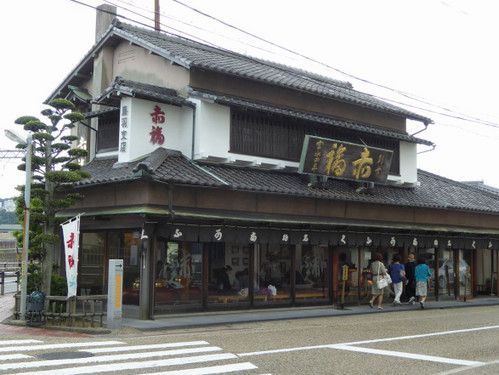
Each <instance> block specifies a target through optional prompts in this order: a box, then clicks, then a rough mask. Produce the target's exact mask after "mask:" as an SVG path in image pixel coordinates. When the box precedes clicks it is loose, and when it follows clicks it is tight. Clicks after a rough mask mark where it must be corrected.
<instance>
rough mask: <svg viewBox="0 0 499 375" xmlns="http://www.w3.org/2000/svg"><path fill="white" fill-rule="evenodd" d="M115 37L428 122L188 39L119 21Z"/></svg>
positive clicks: (181, 59)
mask: <svg viewBox="0 0 499 375" xmlns="http://www.w3.org/2000/svg"><path fill="white" fill-rule="evenodd" d="M113 33H114V34H115V35H119V36H121V37H124V38H128V39H132V40H134V41H135V42H136V43H138V44H140V43H141V42H142V44H143V45H147V46H150V47H151V48H154V49H156V51H155V52H157V53H160V54H162V55H163V56H165V57H167V58H171V59H173V61H175V62H177V63H179V64H181V65H184V66H186V67H187V68H192V67H196V68H201V69H206V70H210V71H216V72H220V73H226V74H230V75H235V76H240V77H245V78H249V79H253V80H258V81H262V82H266V83H270V84H273V85H278V86H282V87H287V88H291V89H295V90H299V91H306V92H309V93H312V94H317V95H321V96H325V97H329V98H333V99H336V100H340V101H343V102H347V103H351V104H355V105H359V106H362V107H366V108H370V109H375V110H378V111H382V112H385V113H392V114H395V115H398V116H403V117H406V118H410V119H413V120H417V121H422V122H424V123H431V122H432V121H431V119H429V118H427V117H424V116H421V115H418V114H416V113H413V112H410V111H408V110H406V109H403V108H401V107H397V106H395V105H393V104H390V103H387V102H385V101H382V100H380V99H378V98H376V97H374V96H372V95H369V94H366V93H362V92H359V91H356V90H354V89H353V88H352V85H351V84H350V83H349V82H344V81H339V80H333V79H331V78H328V77H323V76H321V75H318V74H315V73H310V72H307V71H304V70H300V69H296V68H293V67H290V66H286V65H282V64H278V63H275V62H270V61H266V60H262V59H258V58H255V57H250V56H246V55H242V54H239V53H236V52H233V51H228V50H225V49H221V48H215V47H211V46H208V45H205V44H202V43H199V42H195V41H192V40H189V39H185V38H180V37H176V36H171V35H167V34H164V33H160V32H157V31H152V30H146V29H143V28H139V27H136V26H132V25H128V24H125V23H121V22H116V23H115V29H114V30H113Z"/></svg>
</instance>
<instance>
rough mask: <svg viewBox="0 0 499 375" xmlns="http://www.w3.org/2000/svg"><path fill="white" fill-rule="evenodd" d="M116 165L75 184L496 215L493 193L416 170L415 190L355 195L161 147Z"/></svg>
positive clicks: (103, 164) (94, 167)
mask: <svg viewBox="0 0 499 375" xmlns="http://www.w3.org/2000/svg"><path fill="white" fill-rule="evenodd" d="M115 163H116V158H114V159H94V160H93V161H92V162H91V163H89V164H88V165H87V166H86V167H85V169H86V170H87V171H88V172H90V173H91V175H92V176H91V177H90V178H89V179H86V180H83V181H81V182H79V183H77V185H78V186H86V185H93V184H104V183H112V182H120V181H125V180H134V179H138V178H140V177H141V176H143V175H144V174H145V175H146V176H147V177H148V178H150V179H152V180H157V181H162V182H169V183H174V184H182V185H192V186H211V187H217V188H221V189H231V190H239V191H248V192H258V193H273V194H283V195H291V196H299V197H310V198H318V199H330V200H337V201H350V202H365V203H373V204H386V205H396V206H406V207H425V208H438V209H452V210H464V211H475V212H488V213H495V214H499V199H498V195H497V194H493V193H490V192H485V191H482V190H480V189H477V188H476V187H473V186H469V185H466V184H464V183H460V182H457V181H453V180H450V179H447V178H444V177H441V176H437V175H435V174H433V173H430V172H426V171H422V170H419V171H418V181H419V182H420V186H414V187H400V186H391V185H375V186H374V188H372V189H369V190H367V191H364V192H357V191H356V190H357V189H356V187H357V186H356V184H354V183H352V182H349V181H342V180H333V179H329V180H328V181H327V182H326V183H325V184H324V185H320V184H319V185H317V186H311V185H310V183H309V182H310V181H309V178H308V177H307V176H306V175H303V174H299V173H296V172H285V171H279V170H263V169H257V168H250V167H234V166H229V165H224V164H207V163H199V162H192V161H190V160H188V159H187V158H186V157H184V156H183V155H182V154H181V153H180V152H178V151H171V150H166V149H163V148H159V149H157V150H156V151H154V152H153V153H151V154H149V155H148V156H147V157H145V158H144V159H142V160H141V161H136V162H130V163H126V164H122V165H115Z"/></svg>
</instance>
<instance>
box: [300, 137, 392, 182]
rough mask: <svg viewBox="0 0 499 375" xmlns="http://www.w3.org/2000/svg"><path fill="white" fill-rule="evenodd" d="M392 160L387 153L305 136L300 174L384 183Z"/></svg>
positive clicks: (371, 148) (390, 153)
mask: <svg viewBox="0 0 499 375" xmlns="http://www.w3.org/2000/svg"><path fill="white" fill-rule="evenodd" d="M392 156H393V151H390V150H384V149H381V148H376V147H369V146H365V145H359V144H355V143H349V142H343V141H338V140H335V139H328V138H321V137H315V136H312V135H306V136H305V140H304V142H303V149H302V154H301V159H300V166H299V171H300V172H301V173H308V174H315V175H322V176H328V177H332V178H340V179H344V180H355V181H371V182H378V183H383V182H385V181H386V179H387V177H388V171H389V170H390V164H391V162H392Z"/></svg>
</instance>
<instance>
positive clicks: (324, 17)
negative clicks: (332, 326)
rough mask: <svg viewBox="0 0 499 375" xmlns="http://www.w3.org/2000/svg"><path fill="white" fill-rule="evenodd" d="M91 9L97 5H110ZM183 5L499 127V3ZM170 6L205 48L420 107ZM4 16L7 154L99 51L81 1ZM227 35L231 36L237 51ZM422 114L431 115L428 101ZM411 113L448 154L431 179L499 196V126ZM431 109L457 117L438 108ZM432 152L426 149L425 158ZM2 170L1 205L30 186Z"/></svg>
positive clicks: (30, 5) (0, 27) (222, 0)
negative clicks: (23, 127) (20, 129)
mask: <svg viewBox="0 0 499 375" xmlns="http://www.w3.org/2000/svg"><path fill="white" fill-rule="evenodd" d="M82 1H84V2H86V3H89V4H92V5H97V4H99V3H101V2H99V1H93V0H82ZM183 1H185V2H186V3H189V4H191V5H193V6H195V7H197V8H199V9H203V10H204V11H206V12H207V13H210V14H212V15H213V16H216V17H218V18H222V19H224V20H225V21H227V22H228V23H231V24H233V25H237V26H239V27H240V28H242V29H245V30H248V31H250V32H251V33H253V34H257V35H259V36H262V37H264V38H265V39H268V40H270V41H273V42H274V43H277V44H280V45H283V46H286V47H288V48H289V49H292V50H295V51H298V52H300V53H301V54H303V55H307V56H310V57H312V58H314V59H316V60H320V61H323V62H324V63H326V64H327V65H329V66H332V67H335V68H337V69H340V70H342V71H345V72H348V73H350V74H352V75H355V76H358V77H362V78H364V79H366V80H369V81H372V82H376V83H379V84H382V85H385V86H389V87H392V88H394V89H398V90H401V91H404V92H408V93H413V94H416V95H418V96H420V97H422V98H424V100H426V101H429V102H431V103H435V104H438V105H441V106H443V107H445V108H452V109H454V110H455V111H457V112H460V113H465V114H468V115H473V116H475V117H479V118H481V119H484V120H489V121H493V122H495V123H496V124H499V106H498V105H497V94H496V92H495V90H496V88H497V87H499V75H498V74H497V67H498V66H499V56H498V54H497V52H496V51H495V46H496V44H497V40H496V37H497V35H499V23H497V22H496V20H495V19H494V18H495V15H497V10H498V9H499V4H497V2H495V1H492V0H482V1H473V2H471V1H464V0H463V1H450V0H447V1H435V0H419V1H404V0H379V1H372V0H348V1H337V0H335V1H317V0H309V1H307V2H303V1H272V2H270V1H264V0H253V1H251V2H249V1H245V2H243V1H229V0H217V1H208V2H207V1H201V0H196V1H194V0H183ZM116 3H117V4H119V5H122V6H125V7H128V8H130V9H134V10H135V11H137V12H142V13H143V14H145V15H148V16H151V13H147V12H146V11H144V10H141V9H138V8H134V7H144V8H148V9H151V8H152V5H153V3H154V1H153V0H120V1H118V0H116ZM126 3H128V4H126ZM496 4H497V5H496ZM161 7H162V11H163V12H164V13H166V14H167V15H169V16H171V17H174V18H177V19H182V20H183V21H184V22H187V23H192V24H194V25H198V26H200V27H201V28H204V29H206V30H199V29H197V30H196V29H190V30H189V32H192V33H197V35H201V36H202V38H203V39H205V40H209V41H213V42H215V43H223V44H224V45H225V46H229V47H231V48H238V49H239V50H240V51H242V52H245V53H248V54H252V55H261V56H263V57H265V58H269V59H273V60H280V61H283V62H287V63H289V64H298V65H300V66H301V67H303V68H305V69H307V70H313V71H320V72H322V73H327V74H328V75H331V76H333V77H335V78H339V79H343V80H348V81H350V82H352V83H353V85H354V87H355V88H356V89H358V90H361V91H366V92H369V93H372V94H375V95H378V96H380V97H382V98H393V99H395V100H397V101H403V102H409V100H408V99H407V98H406V97H403V96H401V95H398V94H395V93H394V92H391V91H387V90H381V89H379V88H377V87H376V86H373V85H369V84H365V83H362V82H359V81H357V80H355V79H353V78H352V77H346V76H344V75H342V74H340V73H338V72H337V71H333V70H328V69H326V68H324V67H323V66H319V65H317V64H312V63H310V62H309V61H304V60H303V59H293V60H292V59H290V58H289V54H285V53H284V52H283V51H280V52H279V54H280V56H277V55H270V54H268V53H264V52H262V51H261V50H257V49H255V48H253V47H250V46H247V45H244V44H241V43H237V44H236V43H235V42H234V39H242V40H244V41H245V42H246V43H249V44H251V45H259V46H262V47H263V48H265V49H273V50H276V49H275V48H273V47H271V46H268V45H267V46H264V45H263V44H262V43H261V42H258V41H255V40H251V39H249V38H248V37H243V36H242V34H237V33H236V32H235V31H234V30H230V29H227V28H226V27H224V26H222V25H218V24H216V23H215V22H214V21H210V20H206V19H205V18H203V17H201V16H200V15H196V14H195V13H193V12H192V11H189V10H187V9H185V8H182V7H181V6H179V5H178V4H175V3H174V2H172V1H170V0H161ZM119 13H121V14H123V13H124V12H123V11H119ZM125 14H127V15H129V16H130V17H136V15H133V14H129V13H125ZM0 17H1V22H0V31H1V35H2V41H3V43H2V46H3V48H4V53H3V63H2V67H3V72H4V74H3V78H2V84H3V87H2V90H1V95H2V103H3V105H2V111H1V112H0V119H1V122H0V123H1V129H2V137H0V148H1V149H5V148H13V146H14V145H13V143H12V142H10V141H8V140H6V139H5V137H4V136H3V129H5V128H12V127H15V126H14V125H13V121H14V119H15V118H17V117H19V116H21V115H25V114H34V115H37V114H38V113H39V111H40V110H41V109H42V104H41V103H42V102H43V100H44V99H45V98H46V97H47V96H48V94H49V93H51V92H52V90H53V89H54V88H55V87H56V86H57V85H58V84H59V83H60V82H61V81H62V80H63V79H64V78H65V76H66V75H67V74H68V73H69V72H70V71H71V69H73V68H74V66H75V65H76V64H77V63H78V62H79V60H80V59H81V58H82V57H83V56H84V54H85V53H86V52H87V51H88V50H89V49H90V48H91V46H92V44H93V42H94V35H93V33H94V23H95V11H94V10H92V9H90V8H86V7H83V6H81V5H78V4H75V3H74V2H71V1H69V0H50V1H36V0H26V1H23V2H5V4H3V5H2V12H1V16H0ZM140 20H141V21H142V22H147V23H149V24H152V22H148V21H146V20H145V19H140ZM162 22H163V23H165V24H167V25H171V26H173V27H176V28H179V29H180V28H183V29H184V30H187V28H186V26H185V25H183V24H179V23H178V22H176V21H175V20H172V19H170V18H163V19H162ZM209 31H213V32H215V34H211V33H210V32H209ZM220 35H224V36H230V38H231V40H228V39H226V38H221V37H220ZM284 55H287V56H288V57H284ZM411 103H412V104H413V105H415V106H418V107H423V106H424V104H422V103H420V102H411ZM408 109H411V110H412V111H415V112H417V113H420V114H422V115H425V116H428V117H431V118H432V119H434V121H435V124H433V125H431V126H430V127H429V128H428V130H426V131H425V132H422V133H420V134H419V135H418V136H420V137H422V138H425V139H428V140H431V141H433V142H434V143H436V144H437V148H436V149H435V150H434V151H432V152H427V153H423V154H420V157H419V163H418V166H419V167H420V168H422V169H425V170H427V171H430V172H434V173H437V174H440V175H442V176H445V177H449V178H452V179H455V180H484V181H485V183H488V184H490V185H493V186H496V187H499V170H498V168H497V167H496V165H495V161H496V159H497V156H496V150H497V149H498V147H497V146H498V145H499V125H497V127H493V126H484V125H479V124H477V123H472V122H467V121H461V120H458V119H455V118H451V117H443V116H440V115H437V114H434V113H429V112H424V111H422V110H419V109H416V108H410V107H408ZM431 109H432V110H434V111H438V112H445V111H444V110H443V109H441V108H438V107H431ZM421 128H422V126H421V125H416V126H412V125H411V126H410V130H412V131H417V130H420V129H421ZM425 149H426V148H425V147H421V149H420V151H423V150H425ZM0 162H1V164H0V178H1V179H2V184H1V186H0V197H7V196H11V195H14V194H16V192H15V190H14V187H15V185H16V184H19V183H22V182H23V179H24V177H23V174H22V173H20V172H17V171H16V168H15V166H16V164H17V163H15V162H6V161H5V160H1V161H0Z"/></svg>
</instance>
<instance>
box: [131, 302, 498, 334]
mask: <svg viewBox="0 0 499 375" xmlns="http://www.w3.org/2000/svg"><path fill="white" fill-rule="evenodd" d="M461 303H462V304H453V305H448V306H438V305H437V306H431V305H426V306H425V308H424V310H445V309H459V308H467V307H487V306H498V305H499V300H498V301H497V302H495V301H491V302H484V303H480V304H469V305H468V304H466V302H461ZM421 310H422V309H420V308H419V306H414V307H413V308H412V307H411V308H408V307H407V308H402V309H399V308H388V309H384V310H381V311H379V310H377V309H374V310H371V309H361V310H357V311H356V310H352V309H348V308H346V309H331V310H330V312H327V311H324V312H319V313H317V314H309V315H294V316H275V315H274V316H268V317H260V318H251V317H250V318H248V319H234V320H228V321H219V322H205V323H196V322H193V323H185V324H182V323H180V324H178V325H165V326H151V327H137V326H135V325H133V324H124V326H126V327H130V328H133V329H136V330H137V331H141V332H148V331H162V330H176V329H187V328H202V327H215V326H222V325H232V324H244V323H248V324H250V323H258V322H271V321H276V320H298V319H313V318H336V317H343V316H353V315H367V314H379V313H385V314H386V313H394V312H409V311H421ZM424 310H422V311H424ZM198 316H199V315H198ZM205 317H206V315H205ZM236 318H237V317H236Z"/></svg>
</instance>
